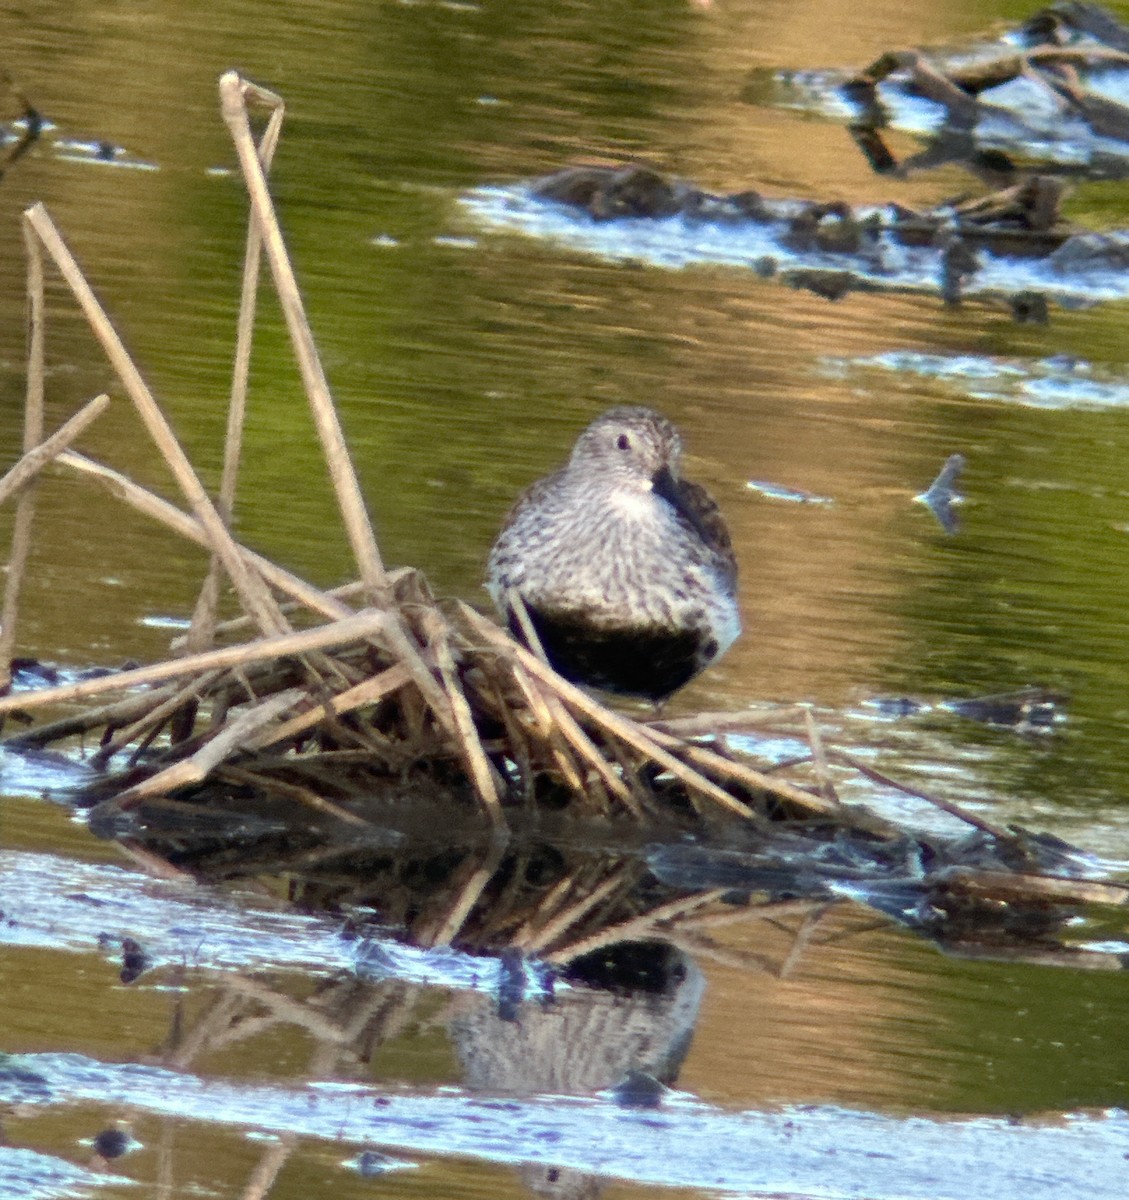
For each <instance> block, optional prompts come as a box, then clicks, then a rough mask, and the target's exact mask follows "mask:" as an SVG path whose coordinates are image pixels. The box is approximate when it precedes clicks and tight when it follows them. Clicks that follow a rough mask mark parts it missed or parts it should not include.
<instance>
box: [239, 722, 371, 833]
mask: <svg viewBox="0 0 1129 1200" xmlns="http://www.w3.org/2000/svg"><path fill="white" fill-rule="evenodd" d="M252 740H254V739H252ZM217 774H218V775H219V777H220V778H221V779H229V780H231V781H232V782H233V783H241V784H247V785H248V786H250V787H253V788H255V790H256V791H258V792H260V793H261V792H264V791H265V792H267V793H270V792H277V793H278V794H279V795H280V796H288V797H289V798H290V799H292V800H297V801H298V802H299V803H300V804H305V805H306V806H307V807H309V808H312V809H313V810H314V811H315V812H320V813H325V814H326V815H327V816H330V817H333V818H334V820H337V821H341V822H342V823H343V824H345V825H352V826H353V827H354V828H356V829H372V828H373V825H372V822H371V821H366V820H365V819H364V817H359V816H357V814H356V813H354V812H350V811H349V810H348V809H347V808H342V807H341V805H340V804H334V803H333V801H332V800H327V799H326V798H325V797H324V796H321V795H319V794H318V793H317V792H315V791H314V790H313V789H312V788H308V787H303V786H302V785H301V784H297V783H288V782H287V781H286V780H283V779H279V778H277V776H274V775H272V776H271V777H270V778H269V779H264V778H263V776H261V775H259V774H257V773H256V772H255V771H251V770H245V769H244V768H242V767H231V766H226V765H224V766H221V767H220V769H219V771H218V772H217Z"/></svg>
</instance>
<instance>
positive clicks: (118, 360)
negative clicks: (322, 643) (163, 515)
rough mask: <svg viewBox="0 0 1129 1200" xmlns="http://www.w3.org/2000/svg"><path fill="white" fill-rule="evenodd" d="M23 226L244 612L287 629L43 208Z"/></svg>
mask: <svg viewBox="0 0 1129 1200" xmlns="http://www.w3.org/2000/svg"><path fill="white" fill-rule="evenodd" d="M24 227H25V229H30V230H31V231H32V232H34V234H35V235H36V236H37V237H38V239H39V241H40V242H41V243H42V245H43V248H44V249H45V250H46V251H47V253H48V254H49V255H50V256H51V258H52V259H53V260H54V263H55V266H56V267H58V269H59V271H60V272H61V274H62V276H63V278H64V279H65V280H66V282H67V284H68V286H69V287H70V289H71V291H72V292H73V294H74V296H75V299H76V300H77V301H78V303H79V307H80V308H81V309H82V311H83V314H84V315H85V317H86V319H87V322H88V323H89V325H90V328H91V330H92V331H93V332H94V335H95V337H96V338H97V339H98V341H99V342H100V343H101V345H102V349H103V350H104V351H105V352H106V356H107V357H108V358H109V360H110V362H111V364H112V365H113V367H114V370H115V371H116V372H117V374H118V378H119V379H120V380H121V382H122V385H123V386H124V387H125V390H126V392H127V393H128V394H129V397H130V399H131V400H132V401H133V403H134V406H135V407H136V408H137V411H138V413H139V415H140V416H141V419H142V422H143V423H144V425H145V427H146V429H147V430H148V431H149V435H150V437H152V439H153V441H154V442H155V443H156V445H157V448H158V449H159V450H160V452H161V455H162V457H163V458H164V460H165V462H166V463H167V464H168V466H169V469H170V470H171V471H172V474H173V477H174V478H175V479H176V481H177V483H178V484H179V485H180V488H181V490H182V491H183V492H184V495H185V498H186V499H187V500H188V502H189V505H190V506H191V508H192V511H193V512H194V513H195V514H196V517H197V519H198V520H199V522H200V524H201V525H202V526H203V528H204V530H205V532H206V534H207V536H208V540H209V543H210V545H211V547H212V548H213V549H214V550H215V552H216V553H217V554H218V555H219V557H220V558H221V559H222V560H223V565H224V568H225V570H226V571H227V573H228V576H229V577H230V578H231V582H232V584H233V585H234V587H235V590H236V591H237V592H238V593H239V598H240V600H241V601H242V602H243V605H244V607H245V608H246V610H247V612H248V613H250V614H251V615H252V616H254V618H255V620H256V621H257V622H258V625H259V628H260V629H261V630H262V631H263V632H264V633H268V634H270V633H278V632H280V631H282V630H284V629H287V628H289V626H288V625H287V623H286V620H285V618H284V617H283V616H282V614H281V613H280V612H279V611H278V609H277V607H276V606H275V603H274V600H273V598H272V597H271V595H270V592H269V591H268V590H267V587H266V585H265V584H264V583H263V581H262V579H261V578H260V577H259V575H258V574H257V573H256V572H254V571H253V570H251V569H250V568H249V566H248V564H247V563H246V561H245V560H244V558H243V557H242V556H241V555H240V554H239V552H238V549H237V548H236V545H235V542H234V541H233V540H232V537H231V534H230V533H228V531H227V526H226V525H224V523H223V520H222V519H221V517H220V515H219V513H218V512H216V509H215V505H213V504H212V501H211V500H210V498H209V497H208V493H207V492H206V491H205V490H204V486H203V484H202V483H201V482H200V480H199V477H198V476H197V475H196V472H195V471H194V470H193V468H192V464H191V463H190V462H189V461H188V456H187V455H186V454H185V453H184V450H183V449H182V448H181V445H180V443H179V442H178V441H177V439H176V435H175V434H174V433H173V431H172V427H171V426H170V425H169V423H168V420H167V419H166V418H165V415H164V413H163V412H161V409H160V407H159V406H158V404H157V402H156V400H155V399H154V398H153V393H152V392H151V391H150V390H149V388H148V386H147V385H146V383H145V381H144V380H143V379H142V378H141V374H140V372H139V371H138V370H137V367H136V366H135V365H134V363H133V360H132V359H131V358H130V356H129V353H128V351H127V350H126V348H125V346H124V345H123V344H122V340H121V338H119V337H118V334H117V332H116V330H115V329H114V327H113V325H112V324H111V323H110V319H109V317H108V316H107V315H106V312H105V309H103V308H102V305H101V304H100V303H99V302H98V298H97V297H96V296H95V295H94V292H93V290H92V289H91V287H90V284H89V283H87V281H86V278H85V276H84V275H83V273H82V270H81V268H80V267H79V265H78V263H77V262H76V261H75V259H74V256H73V255H72V254H71V252H70V250H68V249H67V247H66V244H65V243H64V242H63V239H62V237H61V236H60V234H59V231H58V229H56V228H55V224H54V222H53V221H52V220H51V218H50V216H49V215H48V213H47V210H46V208H44V207H43V205H42V204H35V205H33V206H32V207H31V208H29V209H28V210H27V211H26V212H25V213H24ZM30 448H31V447H30V446H28V447H27V449H30Z"/></svg>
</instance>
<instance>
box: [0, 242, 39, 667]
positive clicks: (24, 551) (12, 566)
mask: <svg viewBox="0 0 1129 1200" xmlns="http://www.w3.org/2000/svg"><path fill="white" fill-rule="evenodd" d="M23 236H24V244H25V246H26V248H27V328H28V344H27V393H26V396H25V399H24V439H23V451H24V454H28V453H30V452H31V451H32V450H34V449H35V447H36V446H37V445H38V444H39V443H40V442H41V441H42V440H43V424H44V418H43V394H44V345H45V320H46V318H45V305H44V291H43V250H42V248H41V247H40V245H39V243H38V242H37V241H36V240H35V238H34V237H33V236H32V233H31V231H30V229H29V228H28V227H27V226H26V225H25V226H24V228H23ZM34 519H35V488H34V487H33V486H32V487H28V488H26V489H25V490H24V492H23V493H22V494H21V496H20V499H19V503H18V504H17V505H16V520H15V525H14V527H13V530H12V546H11V552H10V554H9V557H8V578H7V579H6V580H5V583H4V607H3V610H2V611H0V685H2V687H3V688H4V689H5V690H6V689H7V688H8V687H9V686H10V685H11V682H12V668H11V662H12V651H13V650H14V649H15V644H16V620H17V618H18V615H19V605H20V586H21V585H22V583H23V575H24V569H25V568H26V566H27V559H28V555H29V553H30V552H31V527H32V523H33V521H34Z"/></svg>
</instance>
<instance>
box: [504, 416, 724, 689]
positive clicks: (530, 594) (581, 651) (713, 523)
mask: <svg viewBox="0 0 1129 1200" xmlns="http://www.w3.org/2000/svg"><path fill="white" fill-rule="evenodd" d="M681 451H682V443H681V439H680V438H679V435H678V430H677V429H675V427H674V426H673V425H672V424H671V423H670V422H669V421H668V420H667V419H666V418H665V417H663V416H660V415H659V414H658V413H657V412H654V411H652V410H651V409H649V408H626V407H625V408H613V409H611V410H610V411H608V412H606V413H604V414H603V416H601V417H597V418H596V420H595V421H593V422H592V424H591V425H589V426H588V428H587V429H585V430H584V432H583V433H582V434H581V435H580V437H579V438H578V439H577V442H576V445H575V446H574V447H573V450H572V454H571V456H570V457H569V460H568V462H567V463H566V464H565V466H564V467H562V468H561V469H560V470H559V471H557V472H556V473H555V474H553V475H549V476H548V477H547V478H545V479H541V480H539V481H538V482H537V483H535V484H533V486H532V487H530V488H529V489H528V490H527V491H526V492H525V493H524V494H523V495H522V496H521V498H520V499H519V500H518V502H517V504H516V505H515V506H514V508H513V509H512V511H511V512H510V514H509V516H508V517H507V519H506V522H505V524H504V526H503V527H502V531H501V533H500V534H499V535H498V538H497V541H495V543H494V546H493V548H492V549H491V551H490V558H489V562H488V563H487V572H486V587H487V590H488V591H489V592H490V595H491V597H492V598H493V600H494V603H495V604H496V605H497V607H498V610H499V611H500V612H501V614H502V616H503V617H504V618H505V619H506V621H507V622H508V623H509V625H510V628H511V630H512V631H513V632H514V634H515V636H517V637H522V636H523V632H522V620H521V617H522V614H521V611H520V610H521V608H522V606H524V609H525V612H526V613H528V617H529V622H528V623H529V624H530V625H532V629H533V632H534V633H535V635H536V637H537V639H538V640H539V641H540V643H541V646H542V648H543V649H544V652H545V655H546V657H547V658H548V660H549V662H550V663H551V664H552V665H553V666H554V667H555V668H556V669H557V671H559V672H560V673H561V674H562V675H563V676H565V678H566V679H570V680H573V681H574V682H577V683H585V684H590V685H591V686H593V687H597V688H602V689H604V690H606V691H613V692H622V693H626V694H628V695H635V696H644V697H647V698H649V699H651V700H654V701H659V700H663V699H665V698H666V697H667V696H669V695H670V694H671V693H672V692H674V691H675V690H676V689H678V688H680V687H681V686H682V685H683V684H684V683H686V682H687V681H688V680H690V679H692V678H693V677H694V676H695V675H697V674H698V672H699V671H702V670H704V669H705V667H707V666H709V664H710V663H712V662H715V661H716V660H717V659H718V658H720V657H721V655H722V654H724V653H725V651H726V650H727V649H728V648H729V647H730V645H732V643H733V642H734V640H735V639H736V637H737V635H738V634H739V633H740V632H741V618H740V614H739V613H738V610H737V597H736V588H737V563H736V560H735V559H734V557H733V546H732V543H731V542H730V539H729V531H728V529H727V528H726V525H725V521H724V519H723V518H722V516H721V513H720V512H719V511H718V508H717V505H716V504H715V503H714V501H713V500H712V498H711V497H710V495H709V493H708V492H707V491H706V490H705V488H703V487H701V486H699V485H698V484H696V483H690V482H688V481H687V480H684V479H681V478H680V477H679V458H680V455H681ZM519 601H520V603H518V602H519Z"/></svg>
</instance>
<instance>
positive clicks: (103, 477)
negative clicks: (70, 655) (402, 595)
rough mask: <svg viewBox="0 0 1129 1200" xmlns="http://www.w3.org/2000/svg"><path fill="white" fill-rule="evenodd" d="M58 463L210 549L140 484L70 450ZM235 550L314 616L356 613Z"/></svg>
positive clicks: (201, 534)
mask: <svg viewBox="0 0 1129 1200" xmlns="http://www.w3.org/2000/svg"><path fill="white" fill-rule="evenodd" d="M58 462H59V463H60V465H62V466H65V467H69V468H70V469H71V470H73V471H77V472H78V473H79V474H81V475H86V476H89V477H91V478H93V479H96V480H98V482H100V483H102V484H103V485H105V486H106V487H107V488H109V490H110V491H111V492H113V493H114V494H115V495H116V496H118V497H119V498H120V499H122V500H124V501H125V502H126V503H127V504H129V506H130V507H131V508H134V509H136V510H137V511H138V512H140V513H144V514H145V515H146V516H148V517H151V518H152V519H153V520H155V521H159V522H160V523H161V524H162V525H165V526H166V527H167V528H169V529H171V530H173V531H174V532H176V533H179V534H180V535H181V536H182V537H184V538H187V539H188V540H189V541H190V542H195V543H196V545H198V546H202V547H203V548H204V549H208V548H209V546H210V545H211V542H210V540H209V538H208V534H207V531H206V530H205V529H204V527H203V525H201V524H200V522H199V521H198V520H197V519H196V518H195V517H192V516H190V515H189V514H188V513H186V512H184V511H183V510H182V509H179V508H177V507H176V505H175V504H170V503H169V501H167V500H165V499H163V498H162V497H160V496H158V495H156V494H155V493H154V492H151V491H149V490H148V489H147V488H143V487H141V485H140V484H137V483H134V482H133V480H132V479H130V478H129V477H128V476H126V475H123V474H122V473H121V472H120V471H115V470H114V469H113V468H112V467H107V466H105V465H104V464H102V463H99V462H95V461H94V460H93V459H91V458H87V457H86V456H85V455H82V454H77V453H75V452H74V451H72V450H67V451H64V452H63V453H62V454H60V455H59V457H58ZM235 546H236V549H237V550H238V551H239V553H240V554H241V555H242V556H243V557H244V558H245V559H246V560H247V562H248V564H249V565H250V566H251V567H253V568H254V570H256V571H257V572H258V573H259V574H261V575H262V577H263V578H264V579H265V580H267V582H268V583H269V584H270V585H271V586H272V587H275V588H277V589H278V590H279V591H280V592H283V593H285V594H286V595H288V596H290V597H291V598H292V599H294V600H296V601H297V602H298V603H300V604H302V605H303V606H304V607H306V608H307V609H309V610H310V611H311V612H313V613H315V614H316V615H318V616H321V617H326V618H328V619H329V620H331V621H336V620H340V619H341V618H342V617H351V616H353V615H354V614H355V612H356V609H352V608H350V607H349V606H348V605H347V604H345V603H343V602H342V601H341V600H339V599H337V598H335V597H334V596H333V595H331V594H330V593H328V592H323V591H320V590H319V589H318V588H315V587H314V586H313V585H312V584H309V583H307V582H306V581H305V580H304V579H300V578H299V577H298V576H297V575H294V574H292V573H291V572H290V571H287V570H286V569H285V568H284V567H280V566H277V565H276V564H275V563H272V562H271V561H270V559H268V558H264V557H263V556H262V555H261V554H256V553H255V551H253V550H248V549H247V547H246V546H240V545H239V544H238V543H235Z"/></svg>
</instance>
